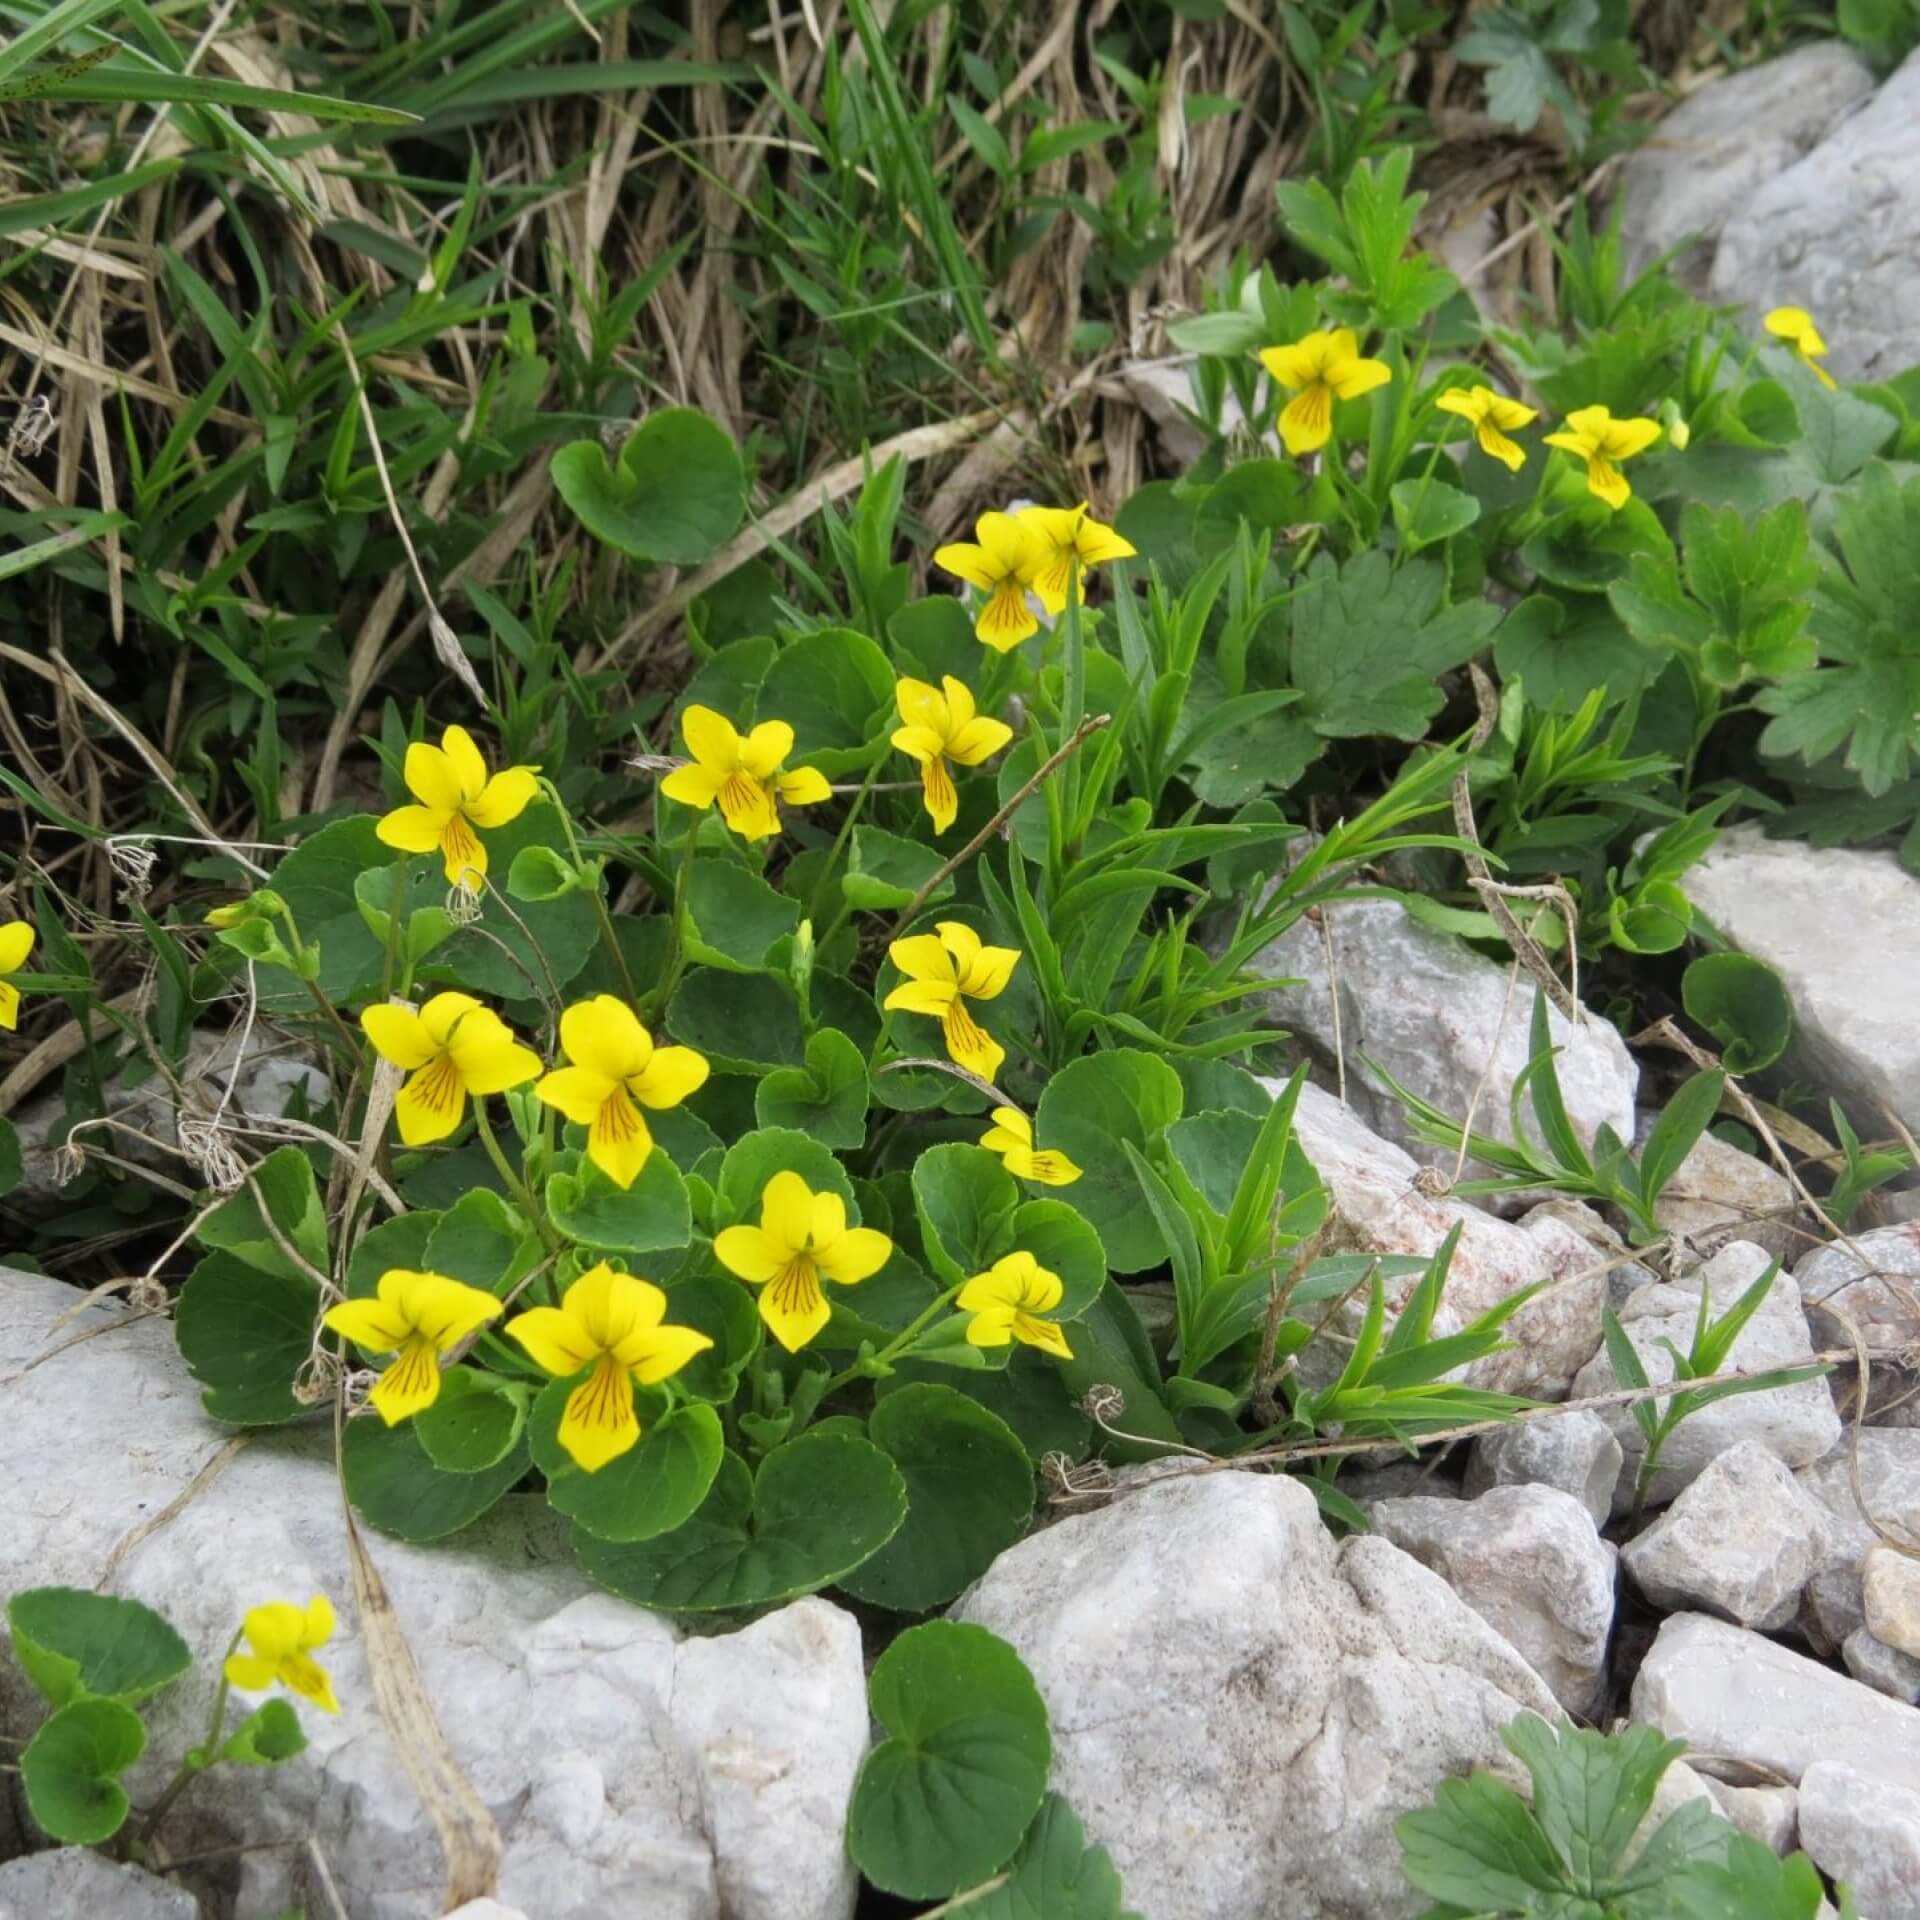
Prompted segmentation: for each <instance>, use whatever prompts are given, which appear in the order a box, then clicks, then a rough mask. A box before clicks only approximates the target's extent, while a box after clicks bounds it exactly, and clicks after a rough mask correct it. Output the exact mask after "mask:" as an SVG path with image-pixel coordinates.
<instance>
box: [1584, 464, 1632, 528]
mask: <svg viewBox="0 0 1920 1920" xmlns="http://www.w3.org/2000/svg"><path fill="white" fill-rule="evenodd" d="M1587 491H1588V492H1589V493H1591V494H1593V495H1595V496H1596V498H1598V499H1601V500H1604V501H1605V502H1606V503H1607V505H1608V506H1610V507H1611V508H1612V509H1613V510H1614V512H1615V513H1618V512H1619V511H1620V509H1621V508H1622V507H1624V506H1625V505H1626V504H1627V502H1628V501H1629V500H1630V499H1631V498H1632V497H1633V489H1632V488H1631V487H1630V486H1628V484H1627V476H1626V475H1625V474H1624V473H1622V472H1621V471H1620V469H1619V468H1618V467H1616V466H1615V465H1614V464H1613V463H1612V462H1611V461H1610V460H1608V459H1606V458H1605V456H1604V455H1601V454H1597V453H1596V454H1595V455H1594V456H1593V458H1592V459H1591V460H1589V461H1588V462H1587Z"/></svg>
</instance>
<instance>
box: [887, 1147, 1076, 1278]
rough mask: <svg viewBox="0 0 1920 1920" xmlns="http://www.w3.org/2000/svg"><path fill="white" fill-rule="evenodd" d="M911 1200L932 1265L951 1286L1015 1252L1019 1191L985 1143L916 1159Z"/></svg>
mask: <svg viewBox="0 0 1920 1920" xmlns="http://www.w3.org/2000/svg"><path fill="white" fill-rule="evenodd" d="M913 1204H914V1208H915V1211H916V1212H917V1213H918V1214H919V1216H920V1227H921V1234H922V1237H923V1239H924V1241H925V1244H926V1249H927V1261H928V1264H929V1265H930V1266H931V1267H932V1268H933V1270H934V1272H935V1273H937V1274H938V1275H939V1276H940V1277H941V1279H943V1280H944V1281H945V1282H946V1284H947V1285H948V1286H953V1285H956V1284H957V1283H958V1282H960V1281H962V1280H970V1279H972V1277H973V1276H974V1275H975V1274H976V1273H984V1272H985V1271H986V1270H987V1268H989V1267H990V1266H992V1265H993V1263H994V1262H995V1261H996V1260H997V1259H999V1258H1000V1256H1001V1255H1002V1254H1003V1253H1008V1252H1011V1251H1012V1248H1013V1217H1014V1213H1015V1211H1016V1210H1017V1209H1018V1207H1019V1205H1020V1189H1019V1188H1018V1187H1016V1186H1015V1185H1014V1183H1013V1176H1012V1175H1011V1174H1010V1173H1008V1172H1007V1170H1006V1168H1005V1167H1003V1166H1002V1165H1001V1164H1000V1162H999V1160H998V1159H996V1158H995V1157H994V1155H992V1154H990V1153H989V1152H988V1151H987V1150H986V1149H985V1148H984V1147H974V1146H962V1145H960V1144H959V1143H958V1142H949V1143H948V1144H947V1145H945V1146H939V1147H929V1148H928V1149H927V1150H926V1152H925V1153H923V1154H922V1155H921V1156H920V1158H919V1159H918V1160H916V1161H915V1162H914V1163H913ZM1043 1264H1044V1263H1043Z"/></svg>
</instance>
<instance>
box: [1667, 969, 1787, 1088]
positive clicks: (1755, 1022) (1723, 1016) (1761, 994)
mask: <svg viewBox="0 0 1920 1920" xmlns="http://www.w3.org/2000/svg"><path fill="white" fill-rule="evenodd" d="M1680 998H1681V1000H1682V1001H1683V1002H1684V1003H1685V1006H1686V1009H1687V1017H1688V1018H1689V1019H1691V1020H1697V1021H1698V1022H1699V1023H1700V1024H1701V1025H1702V1026H1703V1027H1705V1028H1706V1030H1707V1031H1708V1032H1709V1033H1710V1034H1712V1035H1713V1037H1714V1038H1715V1039H1716V1040H1718V1041H1719V1042H1720V1060H1721V1064H1722V1065H1723V1066H1724V1067H1725V1068H1726V1070H1727V1071H1728V1072H1729V1073H1758V1072H1759V1071H1760V1070H1761V1069H1762V1068H1763V1067H1770V1066H1772V1065H1773V1063H1774V1062H1775V1061H1776V1060H1778V1059H1779V1058H1780V1056H1781V1055H1782V1054H1783V1053H1785V1052H1786V1050H1787V1042H1788V1041H1789V1040H1791V1039H1792V1038H1793V1001H1792V998H1791V997H1790V996H1789V995H1788V993H1787V984H1786V982H1785V981H1784V980H1782V979H1781V978H1780V976H1779V974H1777V973H1776V972H1775V971H1774V970H1773V968H1771V967H1770V966H1768V965H1767V963H1766V962H1765V961H1764V960H1756V959H1755V958H1754V957H1753V956H1752V955H1751V954H1750V953H1705V954H1702V955H1701V956H1700V958H1699V959H1697V960H1696V961H1694V962H1693V964H1692V965H1691V966H1689V967H1688V968H1687V971H1686V973H1685V974H1684V975H1683V976H1682V978H1681V981H1680Z"/></svg>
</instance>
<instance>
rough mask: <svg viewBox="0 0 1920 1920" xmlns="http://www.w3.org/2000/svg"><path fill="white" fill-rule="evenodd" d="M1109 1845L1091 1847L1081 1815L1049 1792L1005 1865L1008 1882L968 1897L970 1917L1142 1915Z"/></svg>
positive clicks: (1092, 1919)
mask: <svg viewBox="0 0 1920 1920" xmlns="http://www.w3.org/2000/svg"><path fill="white" fill-rule="evenodd" d="M1125 1906H1126V1894H1125V1892H1124V1890H1123V1889H1122V1887H1121V1884H1120V1875H1119V1873H1118V1871H1117V1870H1116V1869H1115V1867H1114V1864H1113V1862H1112V1860H1110V1859H1109V1858H1108V1857H1107V1850H1106V1848H1105V1847H1090V1846H1088V1844H1087V1836H1086V1830H1085V1829H1084V1828H1083V1827H1082V1826H1081V1824H1080V1820H1079V1817H1078V1816H1077V1815H1076V1814H1075V1813H1074V1810H1073V1809H1072V1807H1070V1806H1069V1805H1068V1804H1067V1803H1066V1801H1065V1800H1063V1799H1062V1798H1061V1797H1060V1796H1059V1794H1057V1793H1050V1794H1048V1795H1047V1797H1046V1800H1045V1801H1044V1802H1043V1803H1042V1805H1041V1808H1040V1811H1039V1812H1038V1813H1037V1814H1035V1815H1034V1817H1033V1825H1032V1826H1030V1827H1029V1828H1028V1829H1027V1837H1026V1838H1025V1839H1024V1840H1022V1841H1021V1843H1020V1851H1019V1852H1018V1853H1016V1854H1015V1855H1014V1856H1013V1859H1012V1861H1011V1862H1010V1863H1009V1865H1008V1868H1007V1884H1006V1885H1005V1886H1003V1887H996V1888H995V1889H994V1891H993V1892H992V1893H990V1894H988V1895H986V1896H985V1898H984V1899H980V1900H975V1901H970V1902H969V1903H968V1905H967V1907H966V1915H967V1920H1140V1916H1139V1915H1138V1914H1132V1913H1128V1912H1127V1911H1126V1910H1125Z"/></svg>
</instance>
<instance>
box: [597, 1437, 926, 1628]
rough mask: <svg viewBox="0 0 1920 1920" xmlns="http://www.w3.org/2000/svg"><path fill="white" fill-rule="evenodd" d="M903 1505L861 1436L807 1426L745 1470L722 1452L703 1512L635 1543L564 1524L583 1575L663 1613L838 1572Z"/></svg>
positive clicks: (866, 1549) (811, 1587) (759, 1603)
mask: <svg viewBox="0 0 1920 1920" xmlns="http://www.w3.org/2000/svg"><path fill="white" fill-rule="evenodd" d="M906 1515H907V1489H906V1484H905V1482H904V1481H902V1479H901V1478H900V1470H899V1468H897V1467H896V1466H895V1465H894V1464H893V1461H892V1460H891V1459H890V1458H889V1457H888V1456H887V1455H886V1454H885V1453H883V1452H882V1451H881V1450H880V1448H878V1447H876V1446H875V1445H874V1444H873V1443H872V1442H871V1441H870V1440H862V1439H859V1438H857V1437H855V1436H854V1435H853V1434H850V1433H845V1432H837V1431H830V1430H823V1429H819V1428H816V1429H814V1430H813V1431H811V1432H808V1433H803V1434H802V1435H801V1436H800V1437H799V1439H797V1440H790V1441H788V1442H787V1444H786V1445H785V1446H780V1447H776V1448H774V1450H773V1451H772V1452H771V1453H769V1454H768V1455H767V1457H766V1458H765V1459H764V1460H762V1461H761V1463H760V1470H759V1472H758V1473H757V1474H752V1473H749V1472H748V1471H747V1466H746V1463H745V1461H743V1460H742V1459H741V1458H740V1457H739V1455H738V1454H734V1453H729V1454H727V1455H726V1457H725V1458H724V1459H723V1460H722V1462H721V1465H720V1471H719V1474H718V1475H717V1476H716V1478H715V1480H714V1483H713V1486H712V1489H711V1490H710V1491H709V1492H708V1494H707V1497H706V1500H705V1502H704V1503H703V1504H702V1506H701V1508H700V1511H699V1512H698V1513H696V1514H695V1515H694V1516H693V1518H692V1519H691V1520H689V1521H687V1522H686V1523H685V1524H684V1525H683V1526H679V1527H676V1528H674V1530H673V1531H672V1532H671V1533H663V1534H661V1535H660V1536H659V1537H658V1538H657V1539H654V1540H646V1541H642V1542H640V1543H639V1544H638V1545H635V1546H617V1545H615V1544H614V1543H613V1542H611V1541H606V1540H598V1539H595V1538H594V1536H593V1535H592V1534H590V1533H588V1532H587V1531H586V1530H585V1529H584V1528H582V1527H579V1526H576V1527H575V1528H574V1530H573V1550H574V1553H575V1554H576V1555H577V1556H578V1558H579V1561H580V1564H581V1566H582V1567H584V1568H585V1569H586V1571H587V1573H588V1575H589V1576H590V1577H591V1578H593V1579H595V1580H597V1581H599V1583H600V1584H601V1585H602V1586H603V1587H606V1588H608V1589H610V1590H611V1591H612V1592H614V1593H617V1594H619V1595H621V1596H622V1598H624V1599H627V1600H632V1601H634V1602H636V1603H637V1604H638V1605H640V1606H643V1607H652V1608H654V1609H655V1610H656V1611H657V1612H660V1613H706V1612H713V1611H716V1610H719V1609H731V1608H737V1607H765V1606H772V1605H774V1604H776V1603H777V1602H779V1601H782V1600H791V1599H793V1598H794V1597H795V1596H796V1595H798V1594H802V1593H815V1592H817V1591H818V1590H819V1589H820V1588H822V1587H825V1586H830V1585H832V1583H833V1582H834V1581H836V1580H841V1579H844V1578H845V1577H846V1576H847V1575H848V1574H849V1573H851V1572H852V1571H853V1570H854V1568H855V1567H857V1566H859V1565H860V1563H861V1562H862V1561H863V1560H865V1559H867V1558H868V1557H869V1556H870V1555H872V1554H873V1553H876V1552H877V1551H878V1550H879V1549H880V1548H881V1547H883V1546H885V1545H886V1543H887V1542H888V1541H889V1540H890V1539H892V1538H893V1536H894V1534H896V1533H897V1532H898V1531H899V1529H900V1525H901V1522H902V1521H903V1520H905V1518H906Z"/></svg>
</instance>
